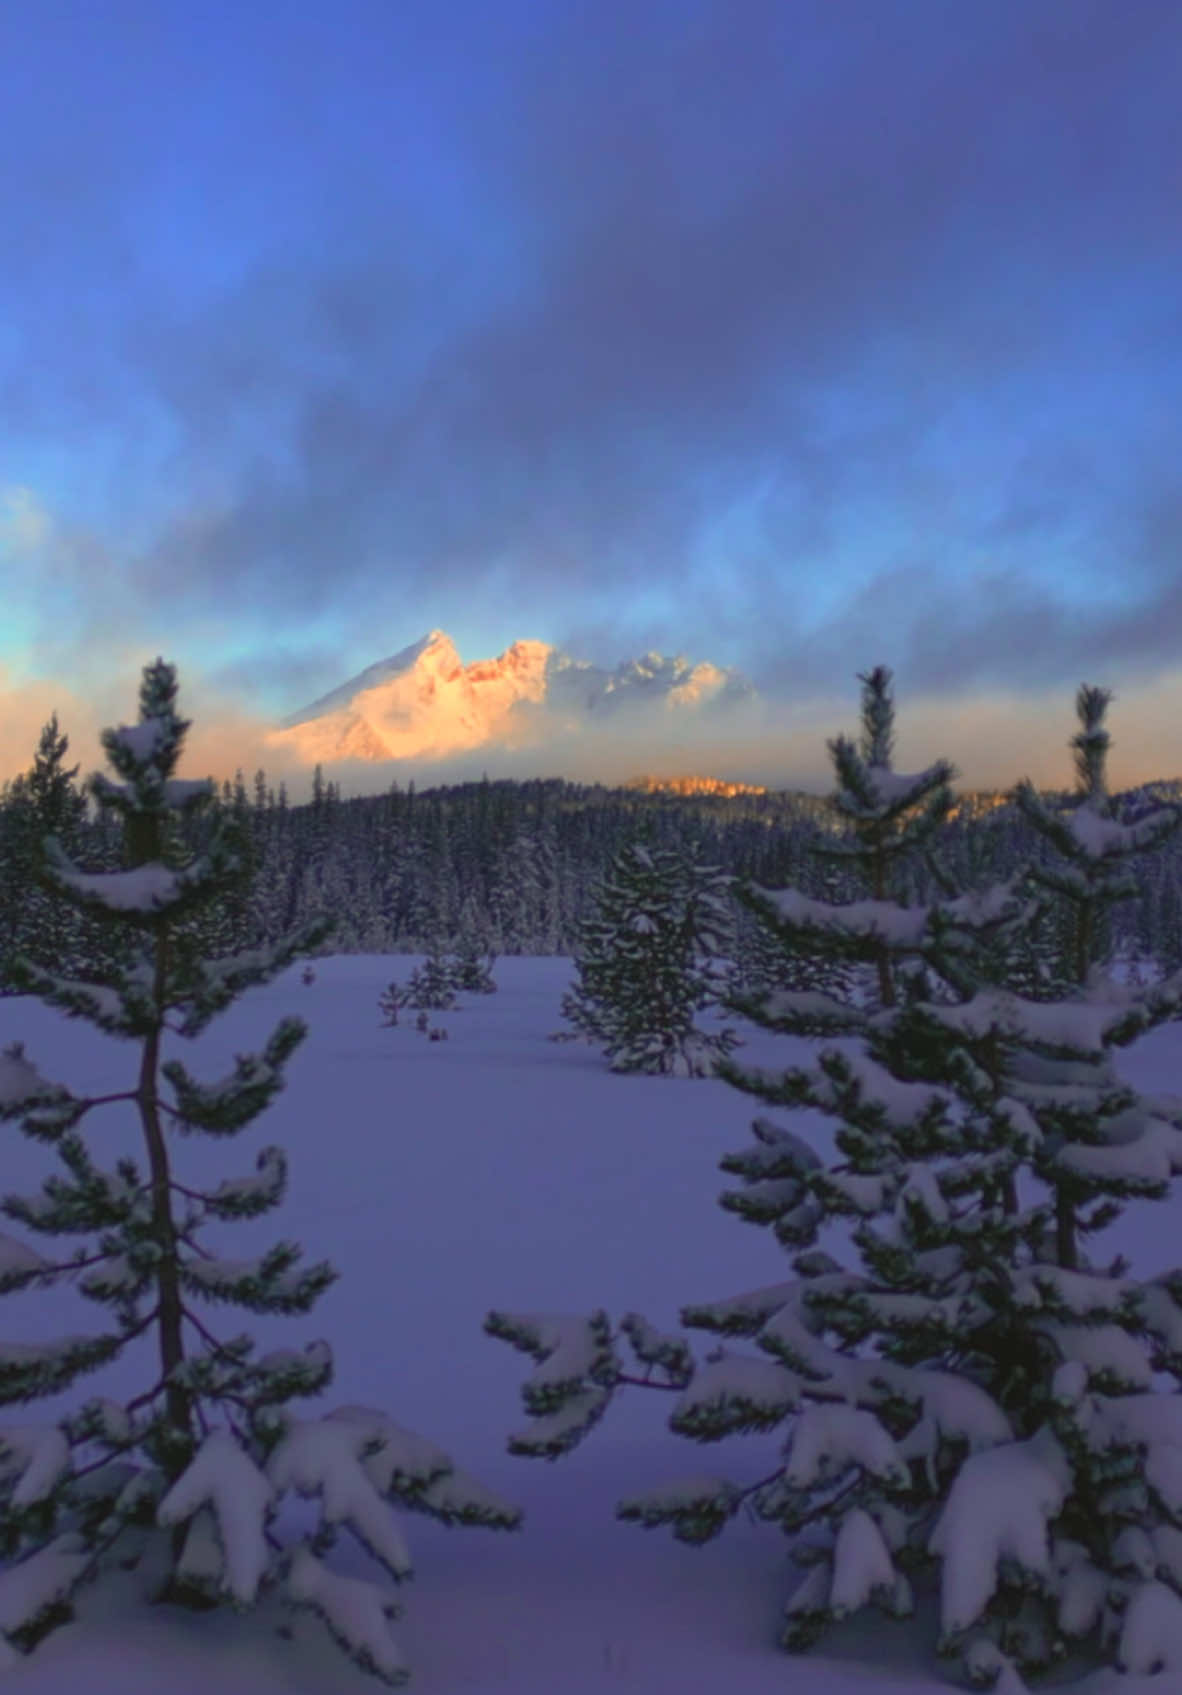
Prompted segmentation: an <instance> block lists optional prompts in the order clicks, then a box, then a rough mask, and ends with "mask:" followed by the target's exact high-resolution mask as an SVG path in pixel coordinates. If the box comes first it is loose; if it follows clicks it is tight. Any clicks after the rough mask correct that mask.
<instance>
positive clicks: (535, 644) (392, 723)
mask: <svg viewBox="0 0 1182 1695" xmlns="http://www.w3.org/2000/svg"><path fill="white" fill-rule="evenodd" d="M751 692H752V691H751V687H750V685H749V684H748V683H747V682H746V681H745V680H744V679H743V678H742V677H741V676H739V675H738V673H736V672H734V671H727V670H723V669H721V668H720V667H719V666H717V665H711V664H710V663H708V662H705V661H703V662H699V663H697V664H692V663H691V662H690V661H689V660H688V659H684V658H682V657H680V656H678V657H673V658H669V657H666V656H665V655H663V654H659V653H647V654H644V655H643V656H642V657H641V658H639V659H629V660H625V661H624V662H623V663H622V664H620V665H618V666H617V667H616V668H615V670H606V669H604V668H602V667H600V666H596V665H591V664H589V663H587V662H586V661H583V660H577V659H572V658H571V657H570V656H569V654H565V653H562V652H561V651H559V649H557V648H554V647H551V646H549V645H548V644H547V643H546V642H540V641H518V642H514V643H513V645H512V646H511V647H508V648H506V649H505V651H504V652H503V653H501V654H498V656H497V657H496V658H495V659H478V660H474V661H473V662H472V663H470V664H467V665H466V664H465V663H464V662H463V660H462V659H461V658H460V655H459V653H458V652H457V651H456V647H455V644H454V642H453V641H452V640H451V638H450V636H448V635H446V634H445V633H444V631H442V630H431V631H430V632H429V633H428V634H427V635H425V636H424V637H423V638H422V639H421V640H420V641H417V642H414V643H412V645H411V646H410V647H406V648H403V649H402V650H401V652H399V653H396V654H393V655H392V656H391V657H390V658H389V659H382V660H379V661H378V662H377V663H376V664H374V665H369V666H367V667H366V669H365V670H364V671H362V672H360V673H359V674H358V675H357V676H355V677H352V678H350V679H349V681H348V682H346V683H342V684H341V685H340V686H339V687H338V688H335V689H332V690H331V691H330V692H329V693H328V694H326V695H322V696H321V697H320V699H319V700H315V701H313V702H312V704H311V705H310V706H306V707H304V708H303V709H302V710H301V711H299V712H295V713H293V714H292V715H291V716H290V717H289V718H287V719H285V720H284V721H283V723H282V724H281V725H280V726H279V728H278V729H277V730H275V731H274V732H273V733H272V735H271V737H270V738H269V740H270V741H271V743H272V745H274V746H276V747H277V748H284V749H286V750H288V751H291V752H294V753H295V755H296V756H297V758H298V759H299V760H300V761H301V762H302V763H304V764H309V765H310V764H314V763H315V762H316V761H321V762H323V763H329V762H331V761H334V760H342V759H356V760H365V761H377V760H388V759H420V758H441V757H443V758H445V757H447V756H449V755H451V754H456V753H464V752H468V751H470V750H472V749H475V748H495V747H498V746H500V747H504V748H516V747H520V746H522V745H523V744H526V743H529V742H533V741H536V740H540V739H543V738H545V737H549V736H553V735H556V734H562V735H570V734H572V733H573V734H575V735H577V734H578V733H579V732H580V731H581V730H588V731H592V732H593V731H594V730H595V729H596V728H599V727H602V726H604V724H605V721H610V720H616V719H618V718H619V716H620V715H621V714H632V715H634V716H633V717H631V718H630V719H629V723H630V726H631V727H632V728H637V727H639V728H642V729H643V728H644V727H645V726H648V727H651V728H653V729H663V728H665V727H667V725H668V723H669V721H670V719H671V718H673V719H686V718H692V717H693V715H694V714H696V713H700V712H703V711H706V710H711V709H713V710H717V709H719V708H725V707H726V706H727V705H730V704H733V703H735V702H736V701H738V700H742V699H746V698H749V697H750V695H751Z"/></svg>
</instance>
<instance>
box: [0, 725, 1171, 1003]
mask: <svg viewBox="0 0 1182 1695" xmlns="http://www.w3.org/2000/svg"><path fill="white" fill-rule="evenodd" d="M67 757H68V739H67V738H66V737H65V736H64V735H62V734H61V732H60V730H59V728H58V725H57V723H56V720H54V721H51V723H50V724H49V725H47V726H46V728H45V730H44V732H43V734H42V738H41V743H40V745H39V747H38V749H37V751H36V755H35V758H34V761H33V763H32V766H31V768H30V770H29V771H28V772H27V773H26V774H25V775H24V776H22V777H19V778H17V779H16V780H15V781H12V782H9V783H7V784H6V785H5V786H4V788H3V789H2V790H0V971H2V962H3V959H4V958H5V956H6V955H8V954H10V953H12V952H16V951H24V952H28V953H30V954H31V955H32V956H34V957H37V956H38V955H43V953H44V950H45V949H46V948H47V947H48V949H49V950H50V952H51V953H52V954H53V955H54V956H55V957H56V958H57V959H58V960H59V963H60V961H61V956H62V949H63V945H64V944H65V942H66V941H67V938H66V937H65V936H64V935H62V934H60V933H59V932H60V930H61V925H62V923H63V920H62V918H61V917H60V915H57V916H53V917H52V918H51V916H50V912H49V908H48V906H47V904H46V902H45V900H44V898H43V897H42V896H41V895H40V894H39V893H38V891H37V889H36V886H35V882H34V876H33V861H34V856H35V853H36V844H37V843H38V842H39V841H40V839H41V838H42V837H43V835H44V834H45V833H46V832H52V833H55V834H57V835H58V836H60V837H61V838H62V840H63V843H64V845H65V846H66V847H67V848H68V850H69V851H70V852H71V854H72V855H74V857H75V858H76V859H77V862H78V863H79V864H82V865H85V866H87V867H88V868H90V869H94V870H98V869H101V868H103V867H108V868H109V867H112V866H115V865H117V864H118V863H119V862H120V853H121V841H120V832H119V826H118V821H117V820H114V819H112V818H108V817H104V816H103V815H102V814H101V813H98V812H96V811H95V809H94V807H93V804H92V803H88V802H87V800H86V799H85V798H84V796H83V793H82V786H81V781H80V773H79V770H78V768H77V767H76V766H72V765H70V764H68V763H67ZM1180 793H1182V784H1179V783H1178V782H1162V783H1155V784H1151V785H1147V786H1145V787H1144V788H1143V789H1140V790H1137V791H1136V792H1135V793H1133V794H1131V795H1126V796H1124V797H1122V801H1123V804H1124V805H1125V806H1126V808H1129V807H1131V808H1132V810H1133V812H1135V811H1136V809H1137V808H1138V807H1139V806H1141V805H1143V806H1144V807H1145V808H1147V809H1148V808H1151V807H1152V806H1154V805H1156V804H1158V803H1159V802H1160V801H1161V800H1163V799H1170V798H1176V797H1177V796H1178V795H1179V794H1180ZM1059 798H1060V799H1062V800H1063V801H1064V803H1065V804H1068V805H1070V804H1071V800H1070V797H1059ZM214 816H216V817H218V818H219V819H220V820H221V822H222V823H223V824H225V825H227V826H228V827H229V828H231V829H232V830H233V831H234V832H235V833H236V835H237V836H238V837H239V839H240V840H241V841H242V842H243V843H244V845H245V849H246V852H247V854H248V857H249V860H250V863H251V866H252V868H253V872H254V877H253V881H252V884H251V893H250V894H249V895H240V896H231V897H228V898H227V899H226V901H224V902H223V903H222V906H221V908H220V910H219V911H218V913H217V915H216V916H215V917H214V918H212V919H211V920H209V921H208V922H209V923H210V924H211V925H212V926H213V927H214V933H211V934H210V935H209V937H208V938H207V941H208V942H209V944H210V945H211V947H212V949H213V951H215V952H216V951H217V950H218V949H219V948H221V949H222V950H223V951H229V950H230V949H231V948H237V947H243V946H251V945H256V944H258V945H263V944H266V943H268V942H271V941H273V940H274V939H275V938H276V937H277V936H279V935H281V934H283V933H284V932H285V931H286V930H288V929H289V928H290V927H291V926H292V925H294V924H301V923H304V922H306V921H308V920H310V919H313V918H318V917H321V916H323V915H331V917H332V918H333V920H334V921H335V929H334V931H333V935H332V938H331V941H330V942H327V943H326V944H325V947H326V948H327V949H330V950H331V951H332V952H335V953H349V952H365V953H387V952H388V953H402V952H419V951H425V950H426V949H427V948H428V947H430V946H431V945H432V944H437V945H445V946H446V945H451V944H454V943H457V942H458V941H460V939H461V938H467V939H468V940H470V941H474V942H475V943H476V944H477V945H478V946H479V947H481V948H482V949H486V950H488V951H490V952H493V953H497V954H567V953H570V952H571V951H572V950H573V947H574V945H575V941H576V937H577V934H578V930H579V927H580V925H581V924H582V923H583V921H584V920H585V919H586V917H587V915H588V912H589V909H590V905H591V903H592V901H593V899H594V893H595V890H596V888H597V886H598V885H599V883H600V881H601V879H602V877H603V875H604V873H605V872H606V870H607V868H608V866H609V865H610V863H611V861H612V859H613V857H614V856H615V855H616V854H617V853H618V852H619V851H620V849H621V848H622V847H623V846H624V845H625V844H626V843H627V842H629V841H631V840H634V839H635V838H636V837H637V836H638V835H642V834H643V835H645V836H646V837H648V838H649V839H651V840H652V841H653V842H654V843H655V844H656V845H657V846H659V847H663V848H670V849H674V848H675V849H682V850H689V851H691V852H692V853H693V855H694V856H695V858H696V859H697V860H698V861H699V862H700V863H702V864H704V865H712V866H717V867H718V868H719V869H720V870H721V871H723V872H725V873H727V874H728V875H731V876H734V877H737V878H739V879H745V878H750V879H751V880H753V881H754V882H755V883H757V884H762V885H766V886H768V887H773V888H774V887H782V886H784V885H785V884H792V885H793V886H795V887H798V888H802V889H804V890H806V891H807V892H809V893H814V894H818V895H821V894H828V895H829V896H830V897H837V898H841V897H842V895H843V893H844V895H845V898H853V897H854V895H855V892H856V891H855V890H854V889H853V888H850V889H849V890H848V891H845V890H843V888H842V882H843V878H844V876H845V875H846V874H845V872H844V871H843V870H842V867H841V861H840V860H836V861H829V862H826V861H825V859H824V856H823V855H822V856H820V857H818V856H817V855H816V854H815V853H814V852H813V851H812V850H813V848H814V847H815V846H816V845H817V843H818V840H819V839H821V840H822V841H823V839H824V838H825V836H830V837H832V836H834V835H835V834H837V833H839V832H840V831H841V830H842V828H843V825H842V822H841V820H840V818H839V817H838V816H837V815H836V814H835V813H834V812H833V810H832V807H831V803H830V802H829V800H828V799H827V798H824V797H821V796H817V795H811V794H805V793H801V792H793V791H788V790H784V791H769V792H767V793H759V792H752V793H740V794H733V795H732V794H718V793H709V792H706V793H697V794H684V793H677V792H671V791H669V790H664V789H662V790H656V791H653V792H646V791H645V790H643V789H637V788H606V787H602V786H599V785H584V784H577V783H569V782H564V781H562V780H559V779H549V780H532V781H509V780H505V781H489V780H487V779H485V780H484V781H481V782H471V783H461V784H456V785H454V786H447V787H441V788H434V789H428V790H424V791H422V792H418V791H416V789H415V786H414V784H413V782H412V783H409V784H408V785H407V786H406V787H405V788H403V787H400V786H399V785H398V784H397V783H396V784H394V785H392V787H391V788H390V789H389V790H388V791H387V792H386V793H384V794H378V795H371V796H366V797H363V798H357V799H342V798H341V796H340V793H339V789H338V787H337V785H336V784H334V783H332V782H331V781H325V780H324V779H323V777H322V775H321V773H320V771H319V768H318V769H317V773H316V777H315V781H314V785H313V793H312V798H311V800H310V801H309V802H308V803H306V804H303V805H298V806H294V805H291V804H289V802H288V799H287V796H286V792H285V789H284V787H283V785H282V784H280V785H279V787H278V789H277V790H276V789H275V788H274V787H273V786H272V785H270V784H269V783H268V781H267V777H266V775H265V773H264V772H262V771H259V772H256V773H255V775H254V778H253V780H252V781H250V782H249V783H248V782H247V781H246V780H245V779H244V777H243V775H242V774H241V773H239V775H238V777H237V779H236V781H235V782H233V783H230V782H225V783H223V784H222V786H221V790H220V794H219V799H218V804H217V807H216V808H215V809H214ZM187 827H188V828H189V829H190V830H197V829H199V828H204V829H209V828H212V823H211V822H207V823H204V824H201V825H197V824H193V825H191V826H187ZM184 845H185V847H186V848H188V849H191V848H192V847H193V846H195V845H197V844H196V843H195V842H187V843H185V844H184ZM1044 852H1045V848H1044V847H1043V844H1041V843H1040V842H1039V841H1038V840H1037V839H1036V837H1035V834H1034V832H1032V831H1031V829H1030V827H1029V825H1028V824H1027V823H1026V822H1025V821H1024V820H1023V818H1022V816H1021V814H1020V813H1019V812H1018V810H1017V808H1016V807H1015V806H1014V805H1013V804H1011V803H1010V801H1009V800H1008V799H1007V797H1006V796H1005V795H1004V794H1000V793H997V794H993V793H990V794H985V793H978V794H967V795H962V796H961V797H960V798H959V799H958V802H957V809H956V811H955V813H954V815H953V817H952V818H951V819H950V821H949V823H948V824H947V826H946V828H945V832H944V836H943V839H942V845H941V858H942V861H943V863H945V864H946V865H947V867H948V869H949V872H950V873H951V875H952V876H953V877H955V878H956V879H957V880H958V882H959V883H961V884H962V885H963V886H970V887H971V886H973V885H983V884H985V883H988V882H991V881H993V880H996V879H998V878H1002V877H1005V876H1006V875H1007V874H1009V873H1010V872H1011V871H1012V870H1013V869H1015V868H1016V867H1017V866H1018V865H1019V864H1020V863H1023V862H1025V861H1026V860H1028V859H1030V858H1034V859H1035V860H1036V861H1037V859H1038V858H1039V856H1040V855H1041V854H1043V853H1044ZM908 875H909V877H910V879H911V884H912V886H911V887H910V888H909V889H908V890H906V891H901V892H903V893H905V894H906V895H907V896H908V898H910V899H917V900H921V899H923V898H925V897H926V895H927V894H928V893H929V892H930V887H931V882H930V879H931V872H930V870H929V869H928V868H927V867H926V866H925V865H919V866H916V867H913V868H912V869H911V870H910V871H909V873H908ZM72 922H73V923H74V924H75V926H76V929H77V935H76V936H75V937H74V938H73V939H74V940H75V941H76V942H77V943H78V944H79V951H80V953H84V952H85V948H83V947H82V945H81V944H82V943H83V941H84V936H83V931H86V932H87V936H88V937H89V940H88V943H87V945H88V946H89V949H90V951H91V953H92V954H93V949H94V947H95V946H96V945H98V938H97V936H96V935H94V934H91V933H90V932H92V931H93V930H94V927H95V920H93V919H90V918H86V917H80V918H78V919H76V920H72ZM1113 922H1114V924H1115V925H1116V930H1115V933H1114V936H1113V941H1114V944H1115V948H1116V951H1117V953H1119V954H1120V955H1122V956H1123V957H1124V958H1126V959H1128V960H1130V961H1132V960H1139V961H1144V962H1148V961H1150V960H1155V961H1156V962H1157V963H1158V964H1159V966H1161V967H1163V968H1166V969H1173V968H1174V967H1175V966H1176V965H1177V964H1179V963H1182V844H1180V843H1172V844H1170V845H1168V846H1167V847H1166V848H1165V850H1164V851H1163V852H1162V853H1161V854H1160V855H1158V856H1157V859H1156V862H1155V864H1154V866H1153V867H1152V869H1151V871H1150V872H1149V873H1148V874H1147V875H1146V877H1145V878H1144V879H1143V881H1142V883H1141V886H1140V889H1139V895H1138V898H1137V900H1136V901H1135V902H1130V903H1129V905H1128V907H1127V909H1125V910H1122V912H1121V913H1120V914H1119V916H1118V917H1116V918H1114V920H1113ZM739 928H740V945H742V942H743V938H744V936H749V934H750V931H749V928H748V927H747V926H746V924H745V921H743V920H742V917H741V915H740V926H739Z"/></svg>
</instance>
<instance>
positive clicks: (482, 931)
mask: <svg viewBox="0 0 1182 1695" xmlns="http://www.w3.org/2000/svg"><path fill="white" fill-rule="evenodd" d="M495 960H496V955H495V953H494V952H493V950H492V947H491V946H490V944H489V931H488V925H487V924H486V923H485V922H484V921H483V920H482V918H481V916H480V912H479V910H478V908H477V905H476V901H475V899H474V897H473V895H472V894H471V893H469V894H468V895H466V896H465V898H464V901H463V903H462V905H461V907H460V916H459V924H458V933H457V935H456V939H455V941H454V943H453V944H452V950H451V957H450V958H449V959H448V962H447V972H448V976H449V978H450V980H451V986H452V988H453V989H456V990H458V991H459V993H460V994H470V995H491V994H495V993H496V987H497V985H496V983H495V982H494V980H493V974H492V968H493V965H494V963H495Z"/></svg>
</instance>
